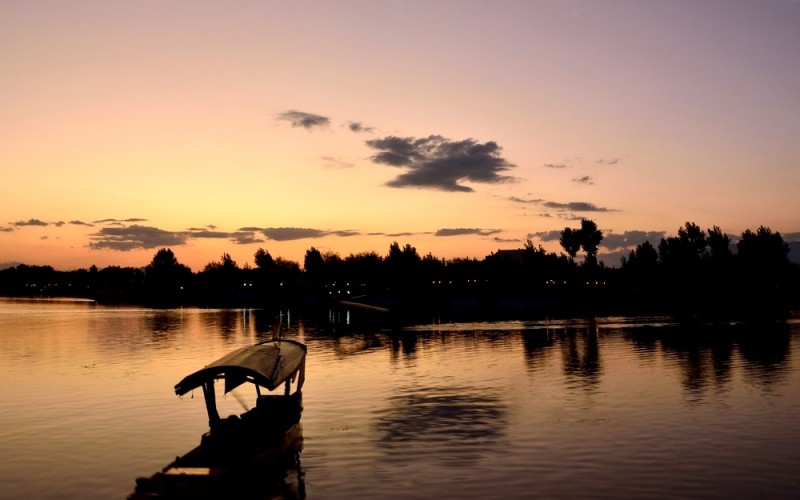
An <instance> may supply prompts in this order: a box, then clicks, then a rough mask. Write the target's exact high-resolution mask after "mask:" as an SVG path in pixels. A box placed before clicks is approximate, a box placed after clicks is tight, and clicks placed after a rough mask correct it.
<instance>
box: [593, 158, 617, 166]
mask: <svg viewBox="0 0 800 500" xmlns="http://www.w3.org/2000/svg"><path fill="white" fill-rule="evenodd" d="M597 163H600V164H603V165H616V164H617V163H619V158H607V159H606V158H600V159H599V160H597Z"/></svg>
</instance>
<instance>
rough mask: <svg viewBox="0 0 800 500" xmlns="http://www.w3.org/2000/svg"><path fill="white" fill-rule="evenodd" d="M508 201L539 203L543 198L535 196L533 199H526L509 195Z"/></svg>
mask: <svg viewBox="0 0 800 500" xmlns="http://www.w3.org/2000/svg"><path fill="white" fill-rule="evenodd" d="M509 201H513V202H515V203H533V204H539V203H542V202H543V201H544V200H543V199H541V198H536V199H533V200H526V199H524V198H517V197H516V196H512V197H510V198H509Z"/></svg>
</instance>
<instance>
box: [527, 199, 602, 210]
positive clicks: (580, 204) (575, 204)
mask: <svg viewBox="0 0 800 500" xmlns="http://www.w3.org/2000/svg"><path fill="white" fill-rule="evenodd" d="M542 205H544V206H545V207H547V208H552V209H554V210H570V211H572V212H609V211H611V210H610V209H608V208H604V207H598V206H597V205H595V204H594V203H588V202H585V201H570V202H568V203H559V202H556V201H546V202H544V203H542Z"/></svg>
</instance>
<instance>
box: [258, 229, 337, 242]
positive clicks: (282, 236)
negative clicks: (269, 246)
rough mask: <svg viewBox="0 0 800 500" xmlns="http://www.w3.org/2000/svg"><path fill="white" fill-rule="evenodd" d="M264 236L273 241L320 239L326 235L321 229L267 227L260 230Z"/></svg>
mask: <svg viewBox="0 0 800 500" xmlns="http://www.w3.org/2000/svg"><path fill="white" fill-rule="evenodd" d="M261 232H263V233H264V236H266V237H267V238H269V239H270V240H275V241H291V240H302V239H306V238H320V237H322V236H326V235H327V234H328V232H327V231H323V230H321V229H310V228H304V227H268V228H264V229H262V230H261Z"/></svg>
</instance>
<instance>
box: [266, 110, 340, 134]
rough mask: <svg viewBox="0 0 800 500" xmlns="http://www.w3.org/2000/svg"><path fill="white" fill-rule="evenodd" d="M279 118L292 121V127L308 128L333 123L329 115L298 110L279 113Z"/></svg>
mask: <svg viewBox="0 0 800 500" xmlns="http://www.w3.org/2000/svg"><path fill="white" fill-rule="evenodd" d="M278 119H279V120H283V121H287V122H289V123H291V124H292V127H302V128H304V129H306V130H311V129H313V128H322V127H327V126H328V125H330V123H331V121H330V119H329V118H328V117H327V116H322V115H316V114H314V113H306V112H304V111H297V110H290V111H285V112H283V113H281V114H280V115H278Z"/></svg>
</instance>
